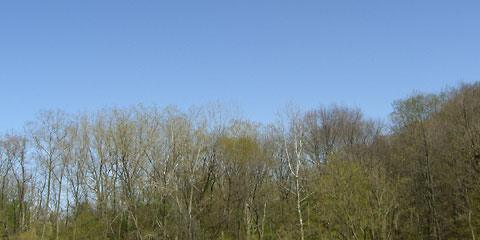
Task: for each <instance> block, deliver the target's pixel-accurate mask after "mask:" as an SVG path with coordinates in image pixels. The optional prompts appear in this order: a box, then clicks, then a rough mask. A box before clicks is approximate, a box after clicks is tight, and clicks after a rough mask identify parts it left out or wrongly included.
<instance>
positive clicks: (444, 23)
mask: <svg viewBox="0 0 480 240" xmlns="http://www.w3.org/2000/svg"><path fill="white" fill-rule="evenodd" d="M479 13H480V2H479V1H358V0H357V1H281V0H274V1H247V0H242V1H209V0H202V1H181V0H179V1H119V0H116V1H88V0H82V1H22V0H19V1H2V2H1V3H0V84H1V85H0V88H1V94H0V111H1V117H0V131H5V130H8V129H12V128H13V129H20V128H21V126H23V124H24V123H25V122H26V121H28V120H32V119H34V117H35V114H36V113H37V112H38V111H39V110H42V109H57V108H58V109H62V110H65V111H67V112H70V113H75V112H77V111H79V110H89V111H96V110H97V109H100V108H102V107H109V106H120V107H122V106H129V105H131V104H137V103H144V104H151V103H156V104H158V105H160V106H164V105H167V104H176V105H178V106H179V107H181V108H188V107H189V106H191V105H192V104H197V105H198V104H204V103H208V102H212V101H216V100H222V101H227V102H235V103H237V104H238V105H240V106H241V107H242V108H243V111H244V114H245V117H246V118H247V119H250V120H254V121H259V122H265V123H267V122H272V121H274V119H275V114H276V112H277V111H278V110H279V109H281V108H282V107H283V106H284V105H285V104H286V103H287V102H290V101H291V102H294V103H296V104H297V105H299V106H300V107H302V108H303V109H309V108H313V107H316V106H318V105H320V104H325V105H328V104H331V103H338V104H344V105H347V106H353V107H359V108H361V109H362V110H363V111H364V113H365V115H367V116H369V117H373V118H379V119H384V118H385V117H386V116H387V115H388V113H389V112H390V111H391V103H392V101H393V100H395V99H398V98H403V97H406V96H407V95H409V94H411V93H412V92H413V91H414V90H419V91H422V92H438V91H440V90H442V89H444V88H445V87H446V86H455V85H456V84H457V83H458V82H460V81H464V82H474V81H478V80H480V65H479V63H480V14H479Z"/></svg>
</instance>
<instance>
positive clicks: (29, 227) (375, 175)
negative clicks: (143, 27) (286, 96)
mask: <svg viewBox="0 0 480 240" xmlns="http://www.w3.org/2000/svg"><path fill="white" fill-rule="evenodd" d="M392 105H393V112H392V113H391V114H390V119H391V122H390V123H388V124H384V123H381V122H378V121H374V120H371V119H367V118H365V117H364V116H363V114H362V112H361V110H359V109H356V108H349V107H344V106H338V105H331V106H327V107H325V106H321V107H318V108H315V109H311V110H307V111H303V110H300V109H298V108H296V107H294V106H287V107H286V108H285V110H284V111H282V114H280V115H279V117H278V121H277V122H275V123H273V124H268V125H265V124H258V123H254V122H251V121H248V120H245V119H243V118H241V117H239V116H238V114H236V111H235V109H234V108H231V107H225V106H224V105H222V104H219V103H217V104H211V105H208V106H204V107H195V108H191V109H190V110H188V111H182V110H180V109H178V108H177V107H175V106H169V107H165V108H160V107H157V106H148V107H146V106H142V105H139V106H134V107H129V108H121V109H120V108H111V109H104V110H101V111H98V112H95V113H90V112H84V113H79V114H75V115H69V114H66V113H64V112H62V111H60V110H57V111H42V112H40V113H39V114H38V116H37V118H36V119H35V120H34V121H32V122H29V123H27V124H26V125H25V127H24V130H23V131H17V132H14V131H11V132H7V133H5V134H3V135H2V136H1V138H0V191H1V192H0V236H1V238H3V239H141V240H146V239H302V240H303V239H435V240H440V239H477V238H478V234H479V233H480V83H478V82H477V83H473V84H460V85H458V86H457V87H454V88H450V89H447V90H445V91H443V92H440V93H438V94H423V93H418V94H413V95H411V96H409V97H406V98H404V99H400V100H397V101H395V102H394V103H393V104H392Z"/></svg>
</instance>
